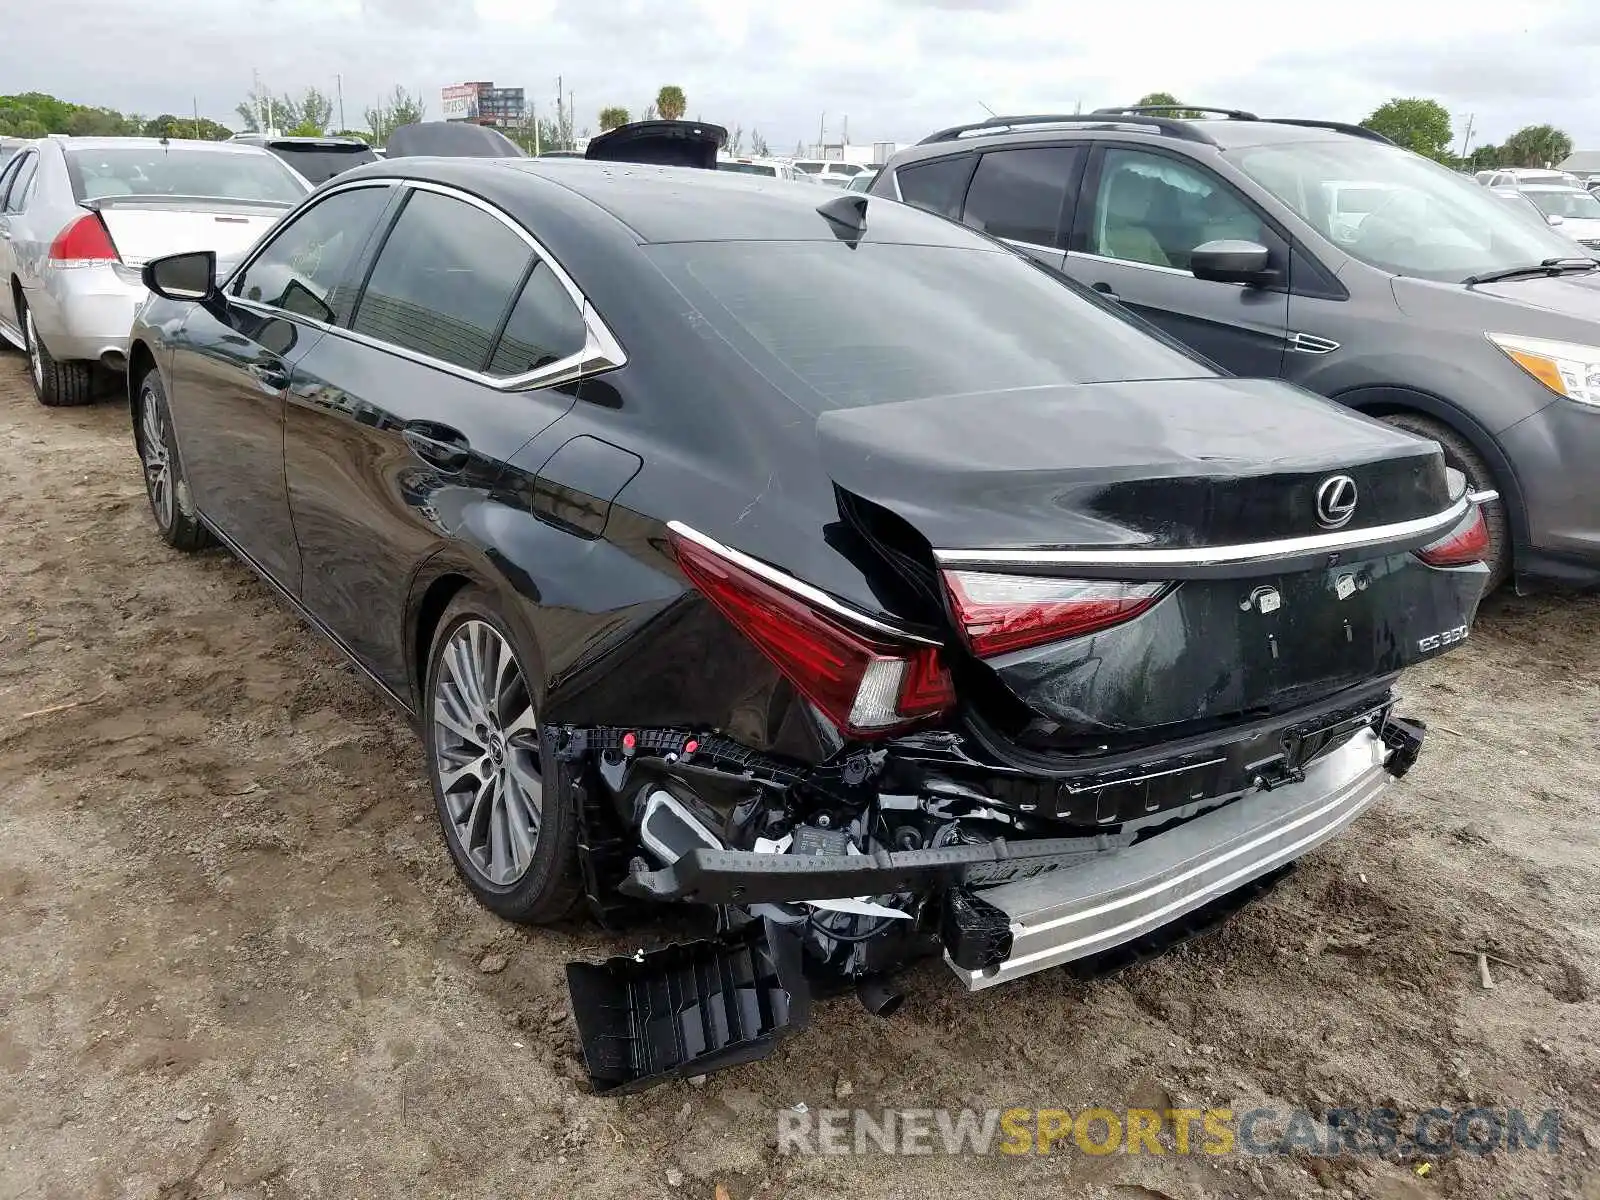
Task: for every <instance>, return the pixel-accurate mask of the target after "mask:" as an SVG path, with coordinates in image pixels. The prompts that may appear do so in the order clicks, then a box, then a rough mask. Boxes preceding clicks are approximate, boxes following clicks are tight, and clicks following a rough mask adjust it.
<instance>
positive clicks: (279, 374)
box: [249, 363, 289, 392]
mask: <svg viewBox="0 0 1600 1200" xmlns="http://www.w3.org/2000/svg"><path fill="white" fill-rule="evenodd" d="M249 370H250V376H251V378H252V379H254V380H255V381H256V382H257V383H259V384H261V385H262V386H263V387H268V388H271V389H272V390H273V391H275V392H281V391H283V390H284V389H285V388H287V387H288V386H289V372H288V370H286V369H285V368H284V366H283V364H281V363H251V364H250V367H249Z"/></svg>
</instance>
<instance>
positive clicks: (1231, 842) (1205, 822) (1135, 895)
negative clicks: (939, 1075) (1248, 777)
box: [946, 730, 1409, 991]
mask: <svg viewBox="0 0 1600 1200" xmlns="http://www.w3.org/2000/svg"><path fill="white" fill-rule="evenodd" d="M1396 749H1399V748H1398V747H1397V748H1396ZM1393 752H1394V750H1392V749H1391V748H1390V747H1387V746H1386V745H1385V743H1384V741H1383V740H1382V739H1380V738H1379V737H1378V736H1377V735H1376V734H1374V733H1373V732H1372V731H1371V730H1363V731H1361V732H1360V733H1358V734H1356V735H1355V736H1354V737H1352V738H1351V739H1350V741H1349V742H1348V743H1346V744H1345V745H1344V746H1341V747H1340V748H1339V749H1337V750H1334V751H1332V752H1330V753H1329V754H1327V755H1325V756H1324V757H1323V758H1321V759H1319V760H1317V761H1316V762H1315V763H1313V764H1312V765H1311V766H1310V767H1308V768H1307V769H1306V774H1305V779H1304V780H1302V781H1301V782H1298V783H1292V784H1287V785H1285V786H1282V787H1278V788H1274V789H1273V790H1272V791H1270V792H1256V793H1253V794H1251V795H1247V796H1243V797H1240V798H1239V799H1238V800H1235V801H1234V802H1233V803H1232V804H1229V805H1226V806H1225V807H1223V808H1220V809H1217V810H1215V811H1213V812H1209V813H1206V814H1204V815H1202V816H1199V817H1196V818H1194V819H1193V820H1191V821H1188V822H1186V823H1184V824H1182V825H1180V826H1178V827H1176V828H1174V829H1170V830H1168V831H1166V832H1165V833H1161V834H1158V835H1157V836H1155V837H1152V838H1149V839H1147V840H1145V841H1143V842H1140V843H1138V844H1137V845H1132V846H1127V847H1125V848H1123V849H1121V850H1119V851H1117V852H1115V853H1111V854H1106V855H1102V856H1100V857H1097V858H1095V859H1093V860H1091V861H1088V862H1084V863H1083V864H1082V865H1080V866H1078V867H1077V868H1075V869H1074V870H1071V871H1060V872H1055V873H1052V874H1050V875H1048V876H1041V877H1038V878H1034V879H1023V880H1019V881H1017V882H1014V883H1007V884H1004V885H1002V886H999V887H992V888H986V889H984V890H983V891H980V892H978V893H977V895H978V896H980V897H982V899H983V900H984V901H985V902H986V903H987V904H989V905H992V906H993V907H994V908H997V909H999V910H1000V911H1001V912H1002V913H1004V914H1005V916H1006V917H1007V918H1008V919H1009V921H1010V927H1011V951H1010V954H1009V956H1008V957H1007V958H1006V959H1005V960H1004V961H1003V962H1000V963H998V964H996V965H993V966H989V967H986V968H984V969H982V970H967V969H964V968H962V967H959V966H957V965H956V964H955V963H954V962H951V961H950V960H949V957H948V955H947V956H946V961H947V962H948V963H949V965H950V968H951V970H953V971H954V972H955V973H956V975H957V976H958V977H959V978H960V979H961V981H962V982H963V983H965V984H966V985H967V987H968V988H970V989H972V990H974V991H976V990H978V989H980V988H987V987H993V986H994V985H995V984H997V983H1004V982H1006V981H1008V980H1011V979H1016V978H1019V977H1021V976H1023V975H1029V974H1032V973H1033V972H1035V971H1042V970H1044V969H1045V968H1047V967H1053V966H1058V965H1059V964H1061V963H1066V962H1071V961H1072V960H1073V959H1077V958H1084V957H1087V956H1088V955H1091V954H1095V953H1098V952H1099V951H1102V950H1105V949H1107V948H1108V947H1111V946H1116V945H1119V944H1121V943H1123V942H1127V941H1130V940H1132V939H1134V938H1137V937H1140V936H1142V935H1143V934H1145V933H1148V932H1149V931H1151V930H1153V929H1156V928H1158V927H1160V926H1161V925H1164V924H1166V923H1167V922H1169V921H1173V920H1175V919H1176V918H1178V917H1180V916H1182V915H1183V914H1184V913H1187V912H1190V911H1192V910H1193V909H1196V908H1199V907H1200V906H1201V905H1203V904H1206V903H1208V902H1210V901H1212V900H1215V899H1216V898H1217V897H1219V896H1222V895H1225V894H1226V893H1228V892H1231V891H1233V890H1235V889H1236V888H1239V887H1242V886H1244V885H1245V884H1247V883H1249V882H1250V881H1251V880H1253V879H1256V878H1258V877H1260V876H1262V875H1265V874H1266V873H1267V872H1269V871H1272V870H1274V869H1276V868H1277V867H1279V866H1282V865H1283V864H1284V863H1287V862H1290V861H1292V860H1294V859H1296V858H1299V857H1300V856H1301V855H1303V854H1305V853H1306V852H1307V851H1308V850H1311V849H1312V848H1313V847H1315V846H1317V845H1320V844H1321V843H1322V842H1325V841H1327V840H1328V839H1329V838H1331V837H1332V836H1333V835H1334V834H1336V833H1338V832H1339V831H1340V830H1341V829H1343V828H1344V827H1345V826H1346V825H1348V824H1350V822H1351V821H1353V820H1355V818H1356V817H1357V816H1359V815H1360V814H1361V813H1362V812H1363V811H1364V810H1365V809H1366V808H1367V807H1368V806H1369V805H1371V804H1372V803H1373V802H1374V801H1375V800H1376V799H1377V798H1378V796H1379V795H1380V794H1381V793H1382V791H1383V789H1384V787H1385V786H1386V785H1387V784H1388V782H1389V778H1390V772H1388V771H1386V770H1385V769H1384V764H1385V760H1386V759H1387V758H1388V757H1389V755H1390V754H1391V753H1393ZM1407 765H1409V764H1407Z"/></svg>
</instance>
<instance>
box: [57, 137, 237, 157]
mask: <svg viewBox="0 0 1600 1200" xmlns="http://www.w3.org/2000/svg"><path fill="white" fill-rule="evenodd" d="M59 144H60V146H61V148H62V149H63V150H126V149H140V148H144V147H155V146H169V147H170V146H179V147H182V148H183V149H185V150H210V151H215V152H217V153H219V154H260V153H262V152H263V151H262V150H261V147H259V146H252V145H248V144H245V143H240V142H208V141H205V140H203V139H200V138H153V137H75V138H63V139H62V140H61V141H60V143H59Z"/></svg>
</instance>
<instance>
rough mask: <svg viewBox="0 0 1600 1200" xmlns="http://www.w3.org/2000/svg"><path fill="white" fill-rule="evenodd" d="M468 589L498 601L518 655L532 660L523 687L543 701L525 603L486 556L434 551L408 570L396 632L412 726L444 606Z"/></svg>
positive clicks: (454, 549) (539, 661)
mask: <svg viewBox="0 0 1600 1200" xmlns="http://www.w3.org/2000/svg"><path fill="white" fill-rule="evenodd" d="M468 588H478V589H480V590H482V591H484V592H487V593H489V594H490V595H491V596H493V597H495V599H496V600H498V601H499V608H500V614H501V616H502V617H503V618H504V619H505V620H506V621H507V622H509V623H510V624H511V625H512V627H513V628H514V630H515V632H516V633H517V635H518V640H519V641H520V642H521V647H520V649H521V650H522V652H523V654H524V656H525V657H526V656H532V661H530V662H528V663H526V664H524V665H525V669H526V670H527V671H528V673H529V676H530V678H529V681H528V682H529V685H530V687H532V688H533V689H534V694H535V702H536V704H537V705H539V706H541V707H540V708H539V710H538V711H542V705H543V703H544V690H545V684H546V680H545V674H544V654H543V652H542V648H541V647H540V645H539V643H538V640H537V638H536V637H535V636H534V633H533V630H532V629H531V628H530V627H529V622H528V621H527V620H526V619H525V616H524V611H523V610H524V605H525V603H526V601H525V600H523V598H522V597H521V596H518V595H515V594H514V591H515V589H513V588H512V587H511V586H510V584H509V583H508V582H507V580H506V579H505V577H504V575H503V574H502V573H501V572H500V571H497V570H496V569H495V567H494V564H493V563H492V561H490V559H489V557H488V556H487V555H484V554H480V553H479V552H477V551H476V549H475V548H473V547H468V546H464V545H460V544H457V545H453V546H447V547H444V548H442V549H440V550H438V551H436V552H435V553H434V554H433V555H432V556H431V557H429V558H428V559H426V560H424V561H423V563H422V564H421V565H420V566H419V567H418V568H417V569H416V571H415V572H413V574H412V577H411V584H410V587H409V588H408V590H407V596H406V605H405V628H404V630H403V631H402V637H403V638H404V646H405V652H406V680H407V682H408V684H409V685H410V689H411V697H410V699H411V709H412V712H413V714H414V716H415V719H416V720H417V721H418V722H421V720H422V719H423V713H424V712H425V711H426V699H427V697H426V692H427V685H428V679H427V676H428V656H429V653H430V651H431V650H432V648H433V639H434V635H435V634H436V633H437V632H438V629H439V622H440V620H441V619H442V618H443V617H444V614H445V611H446V610H447V609H448V608H449V607H450V602H451V601H452V600H454V599H455V598H456V597H457V596H458V595H460V594H461V593H462V592H463V591H465V590H466V589H468Z"/></svg>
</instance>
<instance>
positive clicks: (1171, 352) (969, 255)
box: [647, 241, 1212, 411]
mask: <svg viewBox="0 0 1600 1200" xmlns="http://www.w3.org/2000/svg"><path fill="white" fill-rule="evenodd" d="M647 253H649V254H650V255H651V257H652V259H653V260H654V261H655V263H656V265H657V266H659V267H660V268H661V270H662V271H663V272H664V273H665V274H666V276H667V278H668V279H670V280H671V281H672V283H673V284H674V285H675V286H676V287H677V288H678V290H679V291H680V292H682V293H683V295H684V296H685V298H686V299H687V300H688V301H689V303H690V304H692V305H693V306H694V307H695V308H696V309H698V310H699V312H700V314H701V315H702V316H703V317H704V319H705V321H706V323H707V324H709V325H710V327H711V329H712V330H713V331H715V332H716V333H717V334H718V335H720V336H721V337H723V338H724V339H726V340H727V341H728V342H729V343H731V344H732V345H733V347H734V348H735V349H736V350H737V351H738V352H739V353H740V354H741V355H743V357H744V358H745V359H746V360H748V361H749V362H751V363H753V364H755V366H756V368H757V370H759V371H761V373H762V374H763V375H764V376H766V377H767V378H768V379H769V380H770V381H771V382H772V383H774V384H775V385H777V386H778V387H779V389H780V390H782V391H783V392H785V393H786V394H788V395H789V396H790V397H791V398H793V399H794V400H795V401H796V402H797V403H799V404H801V405H802V406H803V407H806V408H809V409H812V410H813V411H821V410H823V409H826V408H836V407H857V406H861V405H867V404H883V403H888V402H891V401H896V400H913V399H921V398H924V397H929V396H949V395H963V394H966V393H969V392H992V391H1002V390H1006V389H1010V388H1026V387H1038V386H1044V385H1049V384H1062V383H1096V382H1104V381H1107V380H1124V379H1182V378H1192V377H1194V376H1202V375H1209V374H1211V373H1212V371H1211V369H1210V368H1209V367H1207V366H1206V365H1204V364H1203V363H1202V362H1200V361H1199V360H1198V359H1196V358H1194V357H1193V356H1191V355H1190V354H1188V353H1187V352H1186V351H1184V350H1182V349H1180V348H1179V347H1178V346H1177V345H1176V344H1174V343H1171V342H1170V341H1165V340H1162V339H1161V338H1158V337H1157V336H1155V335H1154V334H1152V333H1149V332H1146V327H1144V326H1143V325H1142V323H1140V324H1135V322H1134V321H1133V320H1131V319H1129V318H1128V317H1125V316H1123V315H1122V314H1120V313H1119V312H1118V311H1116V310H1115V309H1113V308H1112V306H1111V304H1110V303H1109V302H1106V301H1098V300H1095V299H1091V298H1090V296H1089V295H1088V294H1087V292H1086V290H1084V289H1078V288H1076V287H1073V286H1070V285H1068V284H1066V283H1063V282H1060V281H1059V280H1058V279H1057V278H1056V277H1055V276H1052V275H1048V274H1046V273H1045V272H1044V271H1043V270H1041V269H1040V268H1038V267H1034V266H1031V265H1029V264H1028V263H1027V262H1026V261H1024V260H1023V259H1022V258H1021V257H1020V256H1019V255H1015V254H1011V253H1008V252H1006V251H1003V250H988V249H979V248H972V249H968V248H957V247H945V246H906V245H885V244H881V243H874V242H870V241H864V242H862V243H860V244H859V245H858V246H857V247H856V248H855V249H851V248H850V247H849V246H848V245H846V244H845V243H843V242H833V241H830V242H683V243H676V244H664V245H657V246H652V247H649V248H648V250H647ZM808 391H809V392H810V393H811V395H810V396H808V395H807V392H808Z"/></svg>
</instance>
